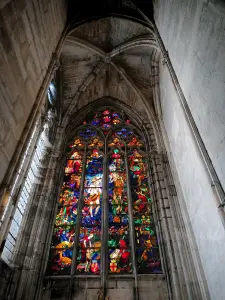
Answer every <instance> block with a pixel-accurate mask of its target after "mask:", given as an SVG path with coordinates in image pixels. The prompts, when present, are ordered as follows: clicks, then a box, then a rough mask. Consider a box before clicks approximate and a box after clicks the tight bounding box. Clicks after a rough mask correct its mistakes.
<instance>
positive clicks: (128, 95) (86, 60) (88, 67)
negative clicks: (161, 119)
mask: <svg viewBox="0 0 225 300" xmlns="http://www.w3.org/2000/svg"><path fill="white" fill-rule="evenodd" d="M158 58H159V49H158V45H157V42H156V39H155V36H154V31H153V29H152V28H151V26H147V25H146V24H143V23H141V22H139V21H137V20H134V19H133V20H130V19H127V18H125V17H124V16H114V15H113V16H107V17H99V18H97V19H94V20H89V21H88V22H86V23H81V24H80V25H76V26H74V27H72V28H71V27H70V30H69V33H68V35H67V37H66V39H65V42H64V46H63V49H62V52H61V58H60V60H61V67H62V73H63V105H62V106H63V125H64V126H66V125H67V123H68V122H70V123H71V120H70V116H72V115H73V114H74V113H75V112H76V111H77V110H78V109H81V108H82V107H84V106H85V105H88V104H89V103H91V102H93V101H95V100H96V99H100V98H101V99H102V98H104V97H112V98H115V99H118V100H120V101H122V102H124V103H125V104H126V105H128V106H131V107H132V108H133V109H134V110H135V111H136V112H137V113H138V114H139V115H140V116H142V118H145V119H146V120H148V121H149V120H150V122H151V123H152V124H151V125H152V126H153V128H154V130H157V126H156V123H155V125H154V122H155V121H154V120H155V108H154V101H153V86H154V84H155V83H156V80H157V76H156V75H157V70H155V61H157V60H158ZM155 133H156V132H155Z"/></svg>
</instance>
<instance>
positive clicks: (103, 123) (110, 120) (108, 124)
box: [83, 109, 122, 134]
mask: <svg viewBox="0 0 225 300" xmlns="http://www.w3.org/2000/svg"><path fill="white" fill-rule="evenodd" d="M121 123H122V117H121V115H120V114H119V113H117V112H111V111H110V110H108V109H105V110H104V111H102V112H96V113H95V114H93V115H92V117H91V118H90V119H89V120H87V121H84V122H83V124H91V125H92V126H95V127H100V128H102V129H103V130H104V131H103V132H104V133H105V134H106V133H107V132H108V130H109V129H111V128H113V127H115V126H117V125H119V124H121Z"/></svg>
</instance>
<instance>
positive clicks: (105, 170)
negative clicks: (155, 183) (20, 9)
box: [48, 107, 160, 276]
mask: <svg viewBox="0 0 225 300" xmlns="http://www.w3.org/2000/svg"><path fill="white" fill-rule="evenodd" d="M107 108H110V107H104V108H102V109H101V111H102V110H104V109H107ZM124 126H126V127H127V128H130V129H132V130H135V131H136V132H137V133H138V135H139V137H140V136H142V139H143V144H144V145H145V151H147V149H146V142H145V139H144V138H143V135H142V134H141V132H140V129H139V128H137V127H136V126H133V125H132V124H130V123H127V124H119V125H116V126H115V127H114V128H113V129H112V130H110V131H109V132H108V133H107V134H106V135H104V134H103V133H102V131H101V130H99V128H96V127H95V126H93V125H91V124H86V123H85V122H84V124H83V125H80V126H79V127H78V128H77V130H76V133H78V132H79V131H81V130H82V129H84V128H91V129H93V130H95V131H96V132H98V134H99V137H101V138H103V140H104V164H103V173H104V175H103V179H104V180H103V181H104V183H103V200H102V203H103V208H102V220H103V222H104V227H107V226H106V225H107V221H106V216H107V210H108V207H107V206H108V201H107V200H108V197H107V187H106V186H107V185H108V166H107V159H108V157H109V154H110V151H108V149H107V141H108V140H109V138H110V135H111V134H112V131H115V130H118V129H119V128H121V127H124ZM76 133H75V136H76ZM71 141H72V140H71ZM125 148H126V147H125ZM125 152H126V153H125V156H126V158H125V162H126V176H127V178H128V177H129V165H128V161H127V150H126V149H125ZM85 153H86V149H85ZM146 158H147V160H148V156H147V154H146ZM85 159H86V158H84V160H83V173H82V179H81V181H84V177H85V172H84V171H85V168H84V167H85V165H86V163H85ZM147 164H148V162H147ZM147 177H148V180H149V175H148V176H147ZM128 185H129V184H128ZM148 187H149V182H148ZM130 189H131V188H130V187H129V188H128V193H130ZM82 190H83V189H82V188H81V194H82ZM129 198H130V199H131V198H132V197H131V195H129ZM128 204H129V206H130V207H129V211H130V212H131V211H132V202H131V201H128ZM80 210H81V208H80V209H79V210H78V212H77V215H78V216H79V213H81V211H80ZM130 217H131V220H132V219H133V218H132V216H130ZM131 223H132V226H131V227H133V225H134V223H133V221H131ZM76 228H77V231H76V232H78V231H79V226H76ZM130 232H131V235H132V236H131V239H130V240H131V243H133V245H132V262H133V269H134V271H133V273H135V274H137V270H136V261H135V249H134V248H135V247H134V228H131V230H130ZM78 236H79V235H78V234H77V235H76V238H75V241H74V243H73V249H74V250H75V251H73V253H74V252H75V253H76V249H77V248H78ZM101 236H102V237H103V240H104V242H103V244H102V248H101V253H102V254H103V255H104V254H105V251H106V248H107V245H106V236H108V233H107V232H106V231H104V230H103V231H102V233H101ZM159 247H160V246H159ZM159 252H160V250H159ZM76 255H77V254H73V257H72V267H71V272H69V274H70V275H72V276H75V275H76V267H77V263H76ZM104 257H105V255H104ZM106 269H107V268H106V262H105V261H104V260H102V265H101V274H105V273H108V272H107V270H106ZM48 275H50V274H48Z"/></svg>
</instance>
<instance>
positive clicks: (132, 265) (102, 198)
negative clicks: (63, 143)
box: [47, 108, 162, 275]
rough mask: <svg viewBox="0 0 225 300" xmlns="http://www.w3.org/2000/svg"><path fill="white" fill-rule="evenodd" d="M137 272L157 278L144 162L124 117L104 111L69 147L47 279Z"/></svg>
mask: <svg viewBox="0 0 225 300" xmlns="http://www.w3.org/2000/svg"><path fill="white" fill-rule="evenodd" d="M103 261H104V262H105V263H103ZM135 271H136V272H137V273H139V274H149V273H161V272H162V266H161V261H160V255H159V241H158V238H157V234H156V226H155V224H154V218H153V212H152V197H151V191H150V182H149V169H148V156H147V154H146V149H145V145H144V142H143V139H142V137H141V136H140V135H139V134H138V133H137V131H136V129H135V127H134V126H133V125H132V122H131V121H130V120H129V119H128V118H127V116H125V115H124V114H123V113H117V112H116V111H113V110H111V109H110V108H105V109H103V110H101V111H98V112H95V113H93V114H92V115H89V116H88V118H87V119H86V120H85V121H83V122H82V123H81V124H80V127H78V128H77V135H76V136H75V138H74V139H73V140H72V141H71V143H70V144H69V146H68V153H67V162H66V165H65V169H64V182H63V185H62V189H61V193H60V196H59V201H58V211H57V214H56V219H55V225H54V230H53V237H52V242H51V250H50V255H49V263H48V270H47V272H48V274H50V275H57V274H70V275H76V274H77V275H81V274H84V275H89V274H90V275H98V274H100V273H101V272H106V273H107V274H108V275H110V274H114V275H116V274H132V273H133V272H135Z"/></svg>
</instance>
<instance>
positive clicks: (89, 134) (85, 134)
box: [79, 128, 96, 139]
mask: <svg viewBox="0 0 225 300" xmlns="http://www.w3.org/2000/svg"><path fill="white" fill-rule="evenodd" d="M95 135H96V132H95V131H94V130H93V129H91V128H85V129H84V130H83V131H80V132H79V136H81V137H83V138H85V139H89V138H90V137H93V136H95Z"/></svg>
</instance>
